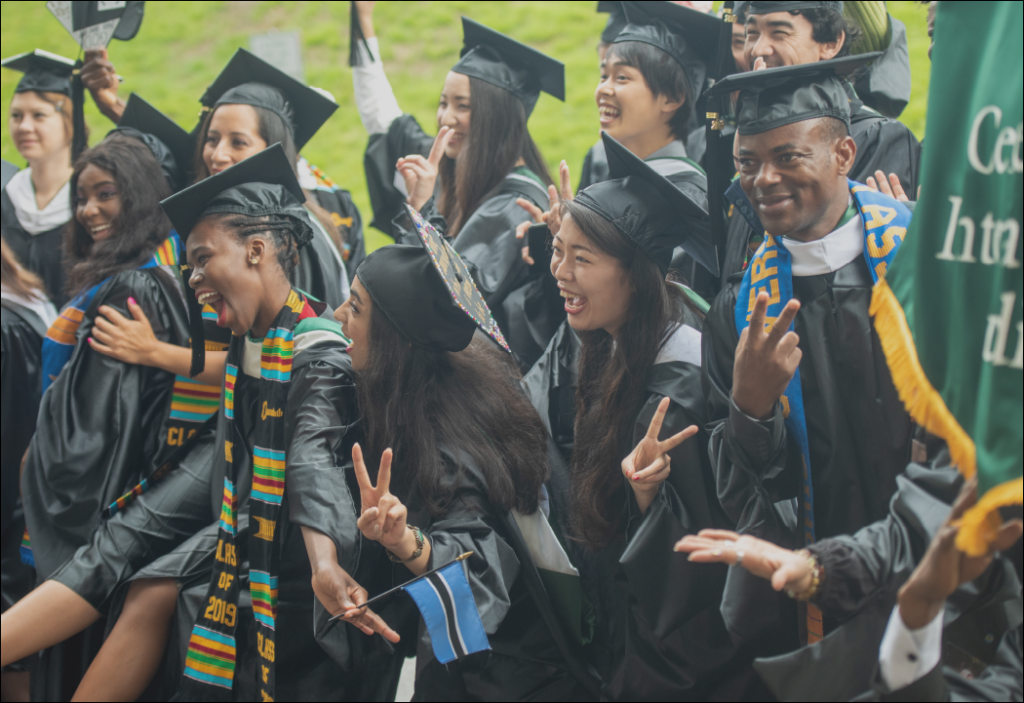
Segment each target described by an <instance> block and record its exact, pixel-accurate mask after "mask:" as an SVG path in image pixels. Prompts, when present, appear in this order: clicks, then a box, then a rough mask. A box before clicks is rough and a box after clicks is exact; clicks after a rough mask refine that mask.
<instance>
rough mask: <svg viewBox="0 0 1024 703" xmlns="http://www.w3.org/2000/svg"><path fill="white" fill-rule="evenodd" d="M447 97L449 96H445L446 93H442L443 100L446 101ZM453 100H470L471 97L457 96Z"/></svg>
mask: <svg viewBox="0 0 1024 703" xmlns="http://www.w3.org/2000/svg"><path fill="white" fill-rule="evenodd" d="M447 97H448V96H447V95H445V94H444V93H441V98H442V99H445V98H447ZM451 99H452V100H469V96H468V95H456V96H455V97H453V98H451Z"/></svg>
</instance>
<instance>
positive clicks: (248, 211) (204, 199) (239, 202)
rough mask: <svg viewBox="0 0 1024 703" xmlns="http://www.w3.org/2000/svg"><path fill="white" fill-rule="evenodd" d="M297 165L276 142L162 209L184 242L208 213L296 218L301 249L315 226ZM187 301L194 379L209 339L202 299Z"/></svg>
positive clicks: (184, 273)
mask: <svg viewBox="0 0 1024 703" xmlns="http://www.w3.org/2000/svg"><path fill="white" fill-rule="evenodd" d="M293 167H294V165H293V164H291V163H289V161H288V157H287V156H286V155H285V153H284V148H283V147H282V146H281V144H280V143H277V144H274V145H273V146H271V147H270V148H268V149H264V150H263V151H261V152H259V153H258V154H254V155H253V156H250V157H249V158H248V159H245V160H244V161H239V162H238V163H237V164H235V165H234V166H231V167H230V168H226V169H224V170H223V171H221V172H220V173H218V174H217V175H215V176H210V177H209V178H207V179H205V180H202V181H200V182H199V183H196V184H195V185H192V186H189V187H188V188H186V189H185V190H183V191H181V192H179V193H176V194H175V195H172V196H171V197H169V198H167V199H166V200H163V201H161V202H160V207H161V208H163V210H164V212H165V213H166V214H167V217H168V219H169V220H170V221H171V224H172V225H174V229H175V231H176V232H177V233H178V235H179V236H180V237H181V240H182V242H185V241H186V240H187V239H188V235H189V234H191V232H192V229H193V228H194V227H195V226H196V224H197V223H198V222H199V221H200V220H201V219H202V218H203V217H205V216H207V215H214V214H237V215H249V216H252V217H263V216H266V215H281V216H287V217H291V218H294V219H295V220H298V222H299V224H300V225H302V227H301V232H300V233H299V240H298V241H297V242H296V246H297V247H298V248H300V249H301V248H302V247H304V246H305V245H307V244H309V242H310V241H312V239H313V225H312V224H311V223H310V221H309V216H308V215H307V214H306V209H305V208H304V207H303V206H302V203H303V202H305V195H304V194H303V192H302V186H300V185H299V181H298V179H297V178H296V177H295V172H294V171H293V170H292V169H293ZM182 276H183V278H184V279H185V289H186V290H189V288H188V276H189V273H188V269H187V268H186V267H184V266H183V267H182ZM185 298H186V300H187V301H188V312H189V332H190V333H191V335H192V366H191V368H190V370H189V375H190V376H191V377H192V378H195V377H196V376H198V375H199V374H200V373H202V372H203V368H204V367H205V365H206V341H205V340H206V335H205V333H204V331H203V311H202V308H201V307H200V306H199V301H197V300H196V297H195V296H194V295H191V294H190V295H186V296H185Z"/></svg>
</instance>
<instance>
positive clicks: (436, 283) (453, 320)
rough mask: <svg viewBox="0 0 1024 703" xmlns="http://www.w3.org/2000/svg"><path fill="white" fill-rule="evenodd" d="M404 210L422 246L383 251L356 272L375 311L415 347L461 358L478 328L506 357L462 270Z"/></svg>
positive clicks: (426, 226) (444, 245)
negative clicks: (381, 313) (457, 353)
mask: <svg viewBox="0 0 1024 703" xmlns="http://www.w3.org/2000/svg"><path fill="white" fill-rule="evenodd" d="M406 209H407V210H408V213H409V217H410V218H411V219H412V221H413V224H414V225H415V226H416V232H417V233H418V234H419V237H420V244H421V245H422V246H416V245H401V244H394V245H391V246H387V247H382V248H381V249H378V250H377V251H375V252H373V253H372V254H370V255H369V256H368V257H366V260H365V261H363V263H362V264H361V265H360V266H359V270H358V271H357V272H356V275H357V276H358V277H359V281H360V282H361V283H362V284H363V287H364V288H365V289H366V290H367V292H369V294H370V297H372V298H373V304H374V306H375V309H376V310H379V311H381V312H383V313H384V315H385V316H387V318H388V319H389V320H390V321H391V323H392V324H393V325H394V326H395V328H396V329H397V330H398V331H399V333H400V334H402V336H404V337H405V338H406V339H408V340H409V341H410V342H412V343H413V344H415V345H417V346H421V347H426V348H428V349H435V350H438V351H450V352H460V351H462V350H464V349H465V348H466V347H468V346H469V344H470V342H472V341H473V335H474V334H475V333H476V330H477V328H479V329H482V330H483V331H484V332H485V333H486V334H487V335H488V336H489V337H490V338H491V339H493V340H494V341H495V342H497V343H498V345H499V346H500V347H501V348H502V349H504V350H505V351H507V352H509V353H511V350H510V349H509V346H508V343H507V342H506V341H505V337H504V335H502V333H501V330H500V329H499V328H498V323H496V322H495V321H494V318H493V317H492V316H491V311H490V309H489V308H488V307H487V303H485V302H484V298H483V296H482V295H481V294H480V291H479V290H478V289H477V287H476V284H475V283H474V282H473V277H472V276H471V275H470V273H469V269H467V268H466V264H465V263H463V261H462V259H461V258H459V255H458V254H457V253H455V250H454V249H452V248H451V245H450V244H448V242H447V241H445V239H444V237H442V236H441V235H440V234H439V233H438V231H437V230H436V229H434V227H433V226H432V225H431V224H430V223H429V222H427V221H426V220H424V219H423V218H422V217H420V214H419V213H418V212H416V211H415V210H414V209H412V208H411V207H409V206H406Z"/></svg>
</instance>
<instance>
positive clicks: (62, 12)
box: [46, 0, 146, 50]
mask: <svg viewBox="0 0 1024 703" xmlns="http://www.w3.org/2000/svg"><path fill="white" fill-rule="evenodd" d="M46 7H47V9H48V10H49V11H50V12H51V13H52V14H53V16H54V17H56V18H57V20H58V21H59V22H60V23H61V25H63V27H64V29H66V30H67V31H68V34H70V35H71V37H72V38H73V39H74V40H75V41H76V42H78V45H79V46H81V47H82V48H83V49H87V50H88V49H102V48H104V47H106V46H107V44H109V43H110V40H111V39H120V40H121V41H128V40H129V39H134V38H135V35H136V34H138V32H139V27H141V26H142V18H143V17H144V15H145V11H146V3H144V2H95V1H82V0H72V1H68V0H50V2H48V3H46Z"/></svg>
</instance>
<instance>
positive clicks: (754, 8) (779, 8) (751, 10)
mask: <svg viewBox="0 0 1024 703" xmlns="http://www.w3.org/2000/svg"><path fill="white" fill-rule="evenodd" d="M801 10H833V11H835V12H838V13H839V14H840V15H841V14H843V3H841V2H758V1H757V0H752V1H751V3H750V5H749V7H748V8H747V14H748V15H770V14H771V13H773V12H800V11H801Z"/></svg>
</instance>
